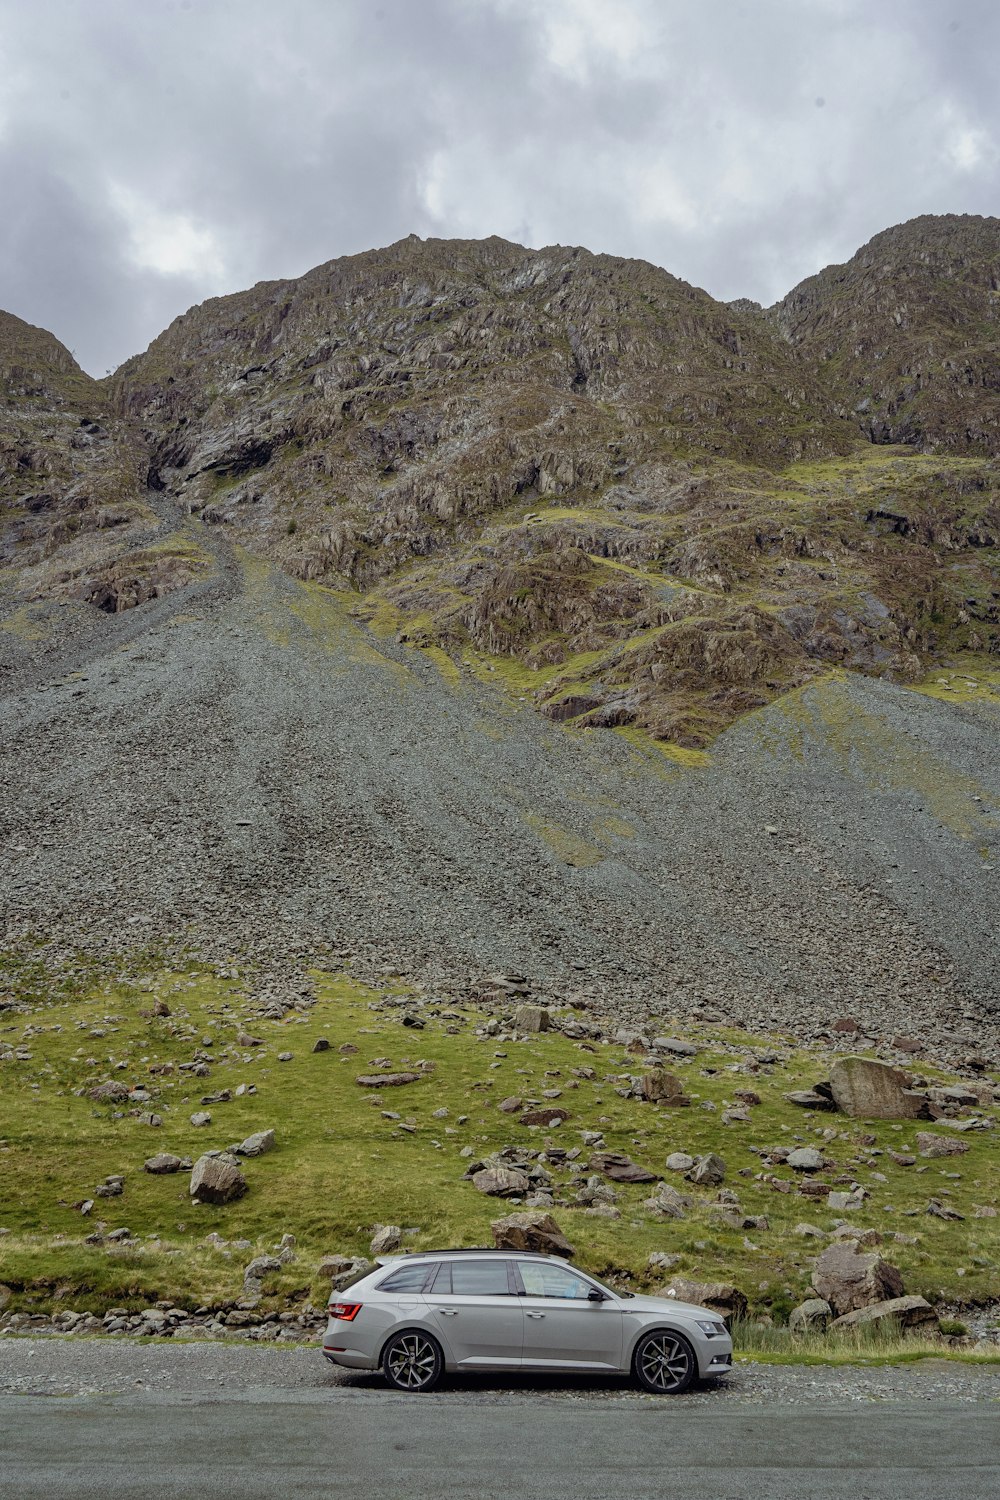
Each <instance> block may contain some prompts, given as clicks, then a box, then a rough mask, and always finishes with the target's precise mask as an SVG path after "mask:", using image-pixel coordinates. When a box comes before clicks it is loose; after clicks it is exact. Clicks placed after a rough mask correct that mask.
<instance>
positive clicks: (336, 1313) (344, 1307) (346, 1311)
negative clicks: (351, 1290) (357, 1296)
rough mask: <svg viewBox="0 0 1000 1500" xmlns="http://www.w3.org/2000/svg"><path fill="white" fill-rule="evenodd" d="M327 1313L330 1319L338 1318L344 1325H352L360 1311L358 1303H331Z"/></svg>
mask: <svg viewBox="0 0 1000 1500" xmlns="http://www.w3.org/2000/svg"><path fill="white" fill-rule="evenodd" d="M327 1311H328V1312H329V1314H330V1317H331V1318H340V1319H341V1320H342V1321H343V1322H344V1323H353V1321H354V1319H355V1318H356V1317H357V1315H358V1313H359V1312H360V1311H361V1303H360V1302H331V1303H330V1305H329V1307H328V1308H327Z"/></svg>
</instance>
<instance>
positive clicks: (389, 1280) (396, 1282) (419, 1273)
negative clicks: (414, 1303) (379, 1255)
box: [378, 1261, 433, 1292]
mask: <svg viewBox="0 0 1000 1500" xmlns="http://www.w3.org/2000/svg"><path fill="white" fill-rule="evenodd" d="M432 1271H433V1266H428V1264H427V1262H426V1261H420V1262H419V1263H418V1264H417V1265H414V1266H397V1268H396V1270H395V1271H391V1272H390V1273H389V1275H388V1276H387V1277H386V1278H385V1280H384V1281H380V1282H379V1284H378V1290H379V1291H380V1292H421V1291H423V1289H424V1284H425V1282H427V1280H428V1279H429V1277H430V1274H431V1272H432Z"/></svg>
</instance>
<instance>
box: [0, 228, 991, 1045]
mask: <svg viewBox="0 0 1000 1500" xmlns="http://www.w3.org/2000/svg"><path fill="white" fill-rule="evenodd" d="M998 257H1000V223H998V221H996V220H979V219H963V218H944V219H921V220H915V221H913V223H911V224H908V225H904V226H902V227H900V228H898V229H894V230H889V231H887V232H886V233H885V234H883V235H880V236H877V237H876V239H875V240H873V241H872V242H871V244H870V245H868V246H866V247H865V249H864V250H862V251H859V253H858V255H857V256H856V257H855V258H854V260H852V261H851V262H849V263H848V265H846V266H844V267H833V268H829V269H828V270H827V271H824V272H822V273H821V274H820V275H819V276H817V277H814V278H811V279H810V280H809V281H807V282H804V283H803V284H802V286H800V287H799V288H797V289H796V290H795V291H794V292H792V293H790V294H789V296H788V297H787V298H785V299H784V301H783V302H782V303H780V304H779V305H778V306H777V307H775V308H772V309H769V310H768V311H766V312H765V311H763V310H761V309H759V308H756V307H755V306H754V305H752V304H749V303H745V302H741V303H739V304H731V305H724V304H720V303H718V302H716V301H714V300H713V299H712V298H711V297H710V296H708V295H707V294H706V293H705V292H703V291H700V290H698V289H696V288H693V287H691V286H688V285H687V284H685V283H684V282H681V281H679V280H677V279H676V278H674V277H672V276H670V275H669V274H668V273H666V272H665V271H661V270H658V269H656V268H655V267H653V266H649V265H646V264H644V263H640V262H634V261H624V260H619V259H616V258H613V257H608V256H595V255H591V254H589V253H588V252H587V251H585V250H579V249H566V248H563V247H559V246H556V247H550V248H548V249H545V250H540V251H532V250H526V249H523V248H522V247H520V246H517V245H512V244H509V243H507V242H505V241H502V240H498V239H491V240H487V241H483V242H462V241H426V242H424V241H420V240H417V239H416V238H412V237H411V238H410V239H408V240H404V241H401V242H400V243H399V244H397V245H393V246H390V247H389V248H388V249H386V250H380V251H372V252H369V253H367V254H364V255H359V256H352V257H347V258H344V259H341V260H336V261H331V262H329V263H328V264H327V265H324V266H320V267H318V268H316V269H315V270H314V271H311V272H309V273H308V274H307V275H306V276H303V277H301V278H299V279H298V280H295V281H286V282H270V283H262V284H260V285H258V286H257V287H254V288H252V289H251V290H249V291H246V292H243V293H239V294H237V295H235V296H231V297H223V298H217V299H213V300H211V301H209V302H206V303H204V304H203V305H202V306H200V307H196V308H193V309H191V310H190V311H189V312H187V313H185V314H184V315H183V316H182V317H180V318H178V319H176V320H175V321H174V323H173V324H171V326H170V327H169V328H168V329H167V330H166V331H165V332H164V333H163V334H161V335H160V337H159V338H158V339H156V340H155V341H154V342H153V344H152V345H151V346H150V348H149V349H148V350H147V351H146V353H144V354H142V355H138V356H136V357H135V358H134V359H132V360H130V361H128V362H127V363H126V364H125V365H123V366H122V367H121V368H120V369H119V370H118V371H117V372H116V373H115V375H114V376H113V377H110V378H109V379H107V380H104V381H100V382H98V381H93V380H91V379H90V378H89V377H88V376H86V375H85V374H84V373H83V372H82V371H81V370H80V369H79V368H78V366H77V365H76V363H75V361H74V360H73V359H72V357H71V356H70V355H69V353H68V352H67V351H66V350H65V349H64V348H63V347H62V346H61V345H60V344H58V342H57V341H56V340H55V339H54V338H53V337H52V336H51V335H49V334H46V333H43V332H42V331H41V330H38V329H34V328H31V327H29V326H28V325H27V324H24V323H22V322H20V320H18V319H17V318H14V317H12V316H10V315H3V316H2V318H0V454H2V472H0V685H2V686H3V688H4V698H3V700H2V704H0V731H2V742H0V751H2V760H0V774H2V780H3V784H4V785H5V787H6V788H8V790H9V795H8V797H7V813H6V830H5V831H6V835H7V839H8V842H7V844H6V845H5V850H4V854H3V858H4V860H5V861H6V864H5V865H4V866H3V867H2V868H0V884H2V886H3V889H4V891H5V897H6V900H5V909H6V911H7V912H8V913H9V914H12V915H11V920H12V922H13V926H14V928H15V929H16V930H17V932H19V933H21V934H22V935H23V934H24V933H26V932H29V931H31V930H33V924H37V923H39V922H41V923H42V924H43V925H44V924H46V923H53V922H55V923H57V924H58V922H63V921H66V922H68V923H69V926H70V927H72V928H73V931H74V932H77V933H78V929H79V928H80V927H81V926H84V927H87V928H88V929H89V930H91V931H94V930H97V931H100V932H102V933H103V934H104V937H103V939H102V941H108V942H111V941H113V940H120V939H121V935H122V931H123V929H122V921H123V920H124V919H123V915H122V914H123V913H128V914H129V918H130V919H131V920H134V923H135V925H136V928H137V935H138V936H145V935H147V928H148V930H149V932H152V931H154V930H160V929H161V928H163V927H164V925H165V926H166V927H167V928H169V929H171V930H173V931H174V932H176V931H180V930H188V929H189V928H190V929H191V930H192V931H194V930H198V931H200V932H202V933H204V932H206V931H209V930H211V932H213V933H214V934H215V940H218V941H221V938H220V937H219V934H220V933H221V932H222V931H223V930H225V931H228V932H230V933H232V934H233V936H234V939H235V935H236V934H237V932H238V933H239V941H240V942H241V943H242V942H251V941H252V939H253V936H254V934H255V933H256V934H258V935H259V934H260V933H261V932H263V933H264V934H265V935H266V938H267V945H268V946H269V947H270V948H271V949H272V950H274V951H277V950H278V949H280V948H282V945H284V948H285V950H286V951H288V952H292V951H295V952H298V951H302V952H304V951H306V950H307V949H308V948H309V946H310V945H311V944H313V943H314V942H316V941H318V940H320V939H322V940H324V941H334V942H339V943H341V944H342V945H343V944H346V943H348V939H350V945H351V946H353V947H354V948H355V950H358V949H361V950H363V951H364V952H366V953H368V954H370V955H376V954H378V953H379V952H380V951H381V952H383V953H386V952H388V953H389V955H390V957H393V956H395V958H396V959H398V958H399V957H400V955H402V956H403V957H404V958H408V959H409V961H412V962H419V963H421V964H424V963H426V964H433V963H434V962H439V963H440V965H441V966H442V969H441V972H442V973H443V972H445V970H448V971H449V972H452V973H455V972H458V971H460V970H461V969H463V967H464V968H465V969H466V970H467V969H468V968H469V966H470V965H471V966H472V967H474V968H476V967H478V968H488V967H489V966H490V965H493V966H494V967H496V966H504V965H507V966H513V967H515V968H518V969H521V970H524V971H527V970H528V969H529V968H534V969H535V970H536V972H537V974H538V976H539V982H541V977H542V976H543V975H548V976H549V978H550V979H551V981H552V982H553V983H562V984H565V983H567V982H570V981H573V980H574V977H575V979H576V980H579V976H580V975H581V974H582V975H584V976H587V982H589V983H591V984H592V985H596V986H598V988H600V987H601V986H607V985H615V986H617V988H618V989H619V990H620V991H621V994H622V995H625V994H630V995H632V996H633V998H634V1001H635V1003H636V1004H638V1005H640V1007H641V1005H643V1004H645V1003H647V1001H650V997H651V996H652V995H653V994H654V993H655V996H657V997H661V998H662V996H663V995H665V994H668V993H669V994H676V995H678V996H685V997H687V999H688V1000H689V1001H690V1002H691V1003H694V1001H695V1000H696V999H697V998H698V997H700V998H701V999H702V1000H703V1001H704V1003H705V1004H708V1005H710V1006H714V1007H715V1008H716V1009H719V1010H721V1011H727V1012H731V1013H736V1011H739V1006H738V1005H737V1000H739V1003H740V1005H742V1006H743V1009H742V1011H739V1013H740V1014H742V1015H744V1016H748V1015H750V1014H751V1013H752V1014H754V1015H756V1016H758V1017H759V1018H766V1017H768V1016H770V1017H772V1018H773V1017H777V1016H781V1017H782V1018H783V1019H786V1020H788V1022H789V1023H790V1024H793V1023H794V1022H795V1021H796V1019H797V1018H798V1019H801V1018H802V1017H805V1016H808V1017H809V1018H810V1021H809V1024H810V1025H812V1024H820V1022H821V1018H822V1016H823V1015H824V1014H825V1013H828V1012H829V1009H830V1006H831V1005H835V1004H836V1005H839V1006H841V1007H842V1008H848V1007H850V1006H851V1005H852V1004H855V1003H860V998H861V996H862V995H863V994H864V993H865V992H866V991H867V992H869V993H871V994H876V995H877V996H878V997H879V998H878V1006H879V1007H881V1010H880V1012H879V1014H881V1015H884V1016H885V1017H887V1018H888V1019H887V1020H886V1023H885V1024H886V1025H890V1024H898V1025H900V1026H901V1027H902V1026H903V1024H904V1022H905V1020H906V1017H907V1016H908V1015H909V1014H910V1013H911V1012H913V1013H919V1014H920V1015H921V1016H922V1017H923V1018H924V1022H925V1024H926V1026H928V1027H929V1026H931V1024H932V1020H933V1017H935V1016H937V1017H939V1018H940V1017H942V1016H945V1015H948V1016H950V1017H951V1018H952V1023H954V1024H959V1025H960V1024H964V1023H965V1020H966V1012H968V1017H972V1018H973V1021H974V1023H975V1025H980V1024H983V1021H982V1017H983V1014H984V1012H983V1011H982V1010H981V1008H980V1009H976V1008H975V1007H977V1006H978V1007H982V1005H983V1004H987V1010H988V1009H989V1006H988V1003H987V1002H988V1000H989V993H990V984H991V980H990V978H989V974H990V972H991V965H990V960H989V956H988V955H989V948H990V944H991V942H992V936H991V934H992V933H993V932H994V931H995V925H996V923H995V918H996V915H997V914H996V909H995V902H994V901H993V899H992V898H991V897H990V896H989V891H990V889H991V886H990V881H989V874H990V872H991V868H992V866H991V861H992V860H993V859H994V857H995V856H994V854H993V850H994V848H995V844H996V837H997V835H996V828H997V821H996V816H997V812H998V810H1000V800H998V799H1000V791H998V788H997V787H996V785H995V780H996V757H995V755H994V753H993V749H992V745H993V739H994V738H995V732H996V727H997V712H996V711H997V702H998V700H997V694H996V692H995V686H996V684H997V683H998V681H1000V678H998V676H997V672H996V661H997V654H998V652H1000V580H998V575H997V552H996V547H997V539H998V537H1000V469H998V466H997V452H996V441H997V440H996V433H997V430H998V429H997V428H996V424H995V405H994V403H995V400H996V389H997V382H998V381H1000V374H998V371H1000V357H998V354H997V348H996V342H995V333H996V322H995V301H994V299H995V297H996V295H998V294H997V293H996V290H995V286H994V283H995V279H996V271H997V267H998ZM938 677H940V678H941V680H940V681H936V678H938ZM866 679H868V680H867V681H866ZM910 685H920V686H921V688H922V689H924V690H926V691H922V692H921V693H920V694H916V693H913V692H911V691H909V686H910ZM748 716H749V717H748ZM738 721H740V722H738ZM734 726H735V727H734ZM590 730H603V731H605V733H604V734H603V735H596V736H593V735H588V734H587V733H586V731H590ZM658 747H660V748H658ZM706 752H710V757H711V758H710V759H709V756H708V755H707V754H706ZM806 809H811V811H806ZM765 822H766V823H767V826H773V827H774V828H775V830H776V831H775V833H774V834H773V835H772V834H770V833H765V834H762V832H761V828H762V826H763V824H764V823H765ZM247 830H249V832H248V831H247ZM774 839H777V840H778V842H777V843H775V842H773V840H774ZM665 851H669V853H668V852H665ZM928 871H934V872H935V874H934V876H933V879H932V878H931V877H930V876H929V875H928V874H927V872H928ZM893 872H896V873H893ZM736 893H738V898H737V895H736ZM734 902H735V903H736V905H735V906H734ZM60 930H61V929H60ZM67 930H69V929H68V928H67ZM74 940H76V939H74ZM372 961H374V958H373V960H372ZM949 965H950V966H951V967H949ZM449 966H450V968H449ZM651 987H652V988H651ZM740 997H742V999H740ZM970 997H971V998H970ZM659 1003H660V999H657V1004H659ZM968 1006H972V1007H973V1008H972V1009H971V1010H969V1009H968ZM748 1007H749V1009H748ZM952 1023H950V1024H952ZM969 1024H972V1022H970V1023H969Z"/></svg>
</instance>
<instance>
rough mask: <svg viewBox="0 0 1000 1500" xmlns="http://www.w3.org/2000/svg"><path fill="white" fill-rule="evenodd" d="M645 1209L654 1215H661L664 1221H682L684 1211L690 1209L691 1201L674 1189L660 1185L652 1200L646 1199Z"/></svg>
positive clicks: (664, 1184) (663, 1184)
mask: <svg viewBox="0 0 1000 1500" xmlns="http://www.w3.org/2000/svg"><path fill="white" fill-rule="evenodd" d="M646 1207H647V1208H649V1209H652V1211H653V1213H655V1214H662V1215H663V1217H664V1218H666V1219H683V1217H684V1213H685V1210H686V1209H688V1208H690V1207H691V1199H690V1198H688V1197H686V1196H685V1195H684V1194H683V1193H679V1192H678V1191H677V1189H676V1188H672V1187H668V1186H667V1184H666V1183H661V1185H660V1189H659V1191H658V1192H657V1193H654V1195H653V1197H652V1198H647V1199H646Z"/></svg>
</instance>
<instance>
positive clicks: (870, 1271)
mask: <svg viewBox="0 0 1000 1500" xmlns="http://www.w3.org/2000/svg"><path fill="white" fill-rule="evenodd" d="M812 1284H813V1287H814V1288H815V1291H816V1293H817V1295H818V1296H819V1297H822V1298H823V1299H824V1301H826V1302H829V1304H830V1306H831V1308H832V1309H833V1311H834V1312H835V1313H836V1314H837V1316H838V1318H839V1317H843V1316H844V1314H845V1313H850V1312H856V1311H857V1310H858V1308H861V1307H870V1306H871V1305H872V1304H873V1303H875V1302H886V1301H888V1300H889V1299H890V1298H893V1297H902V1296H903V1293H904V1287H903V1278H902V1276H901V1275H900V1273H899V1270H898V1269H897V1267H896V1266H892V1265H890V1264H889V1262H888V1261H885V1260H883V1259H882V1257H881V1255H878V1254H877V1253H872V1254H867V1255H866V1254H865V1253H864V1252H863V1251H861V1250H859V1249H858V1248H857V1246H856V1245H854V1244H851V1243H850V1242H843V1243H841V1244H837V1245H829V1246H828V1247H827V1248H826V1249H825V1250H824V1251H823V1254H822V1255H821V1256H820V1257H819V1259H818V1260H817V1261H816V1265H815V1268H814V1270H813V1276H812Z"/></svg>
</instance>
